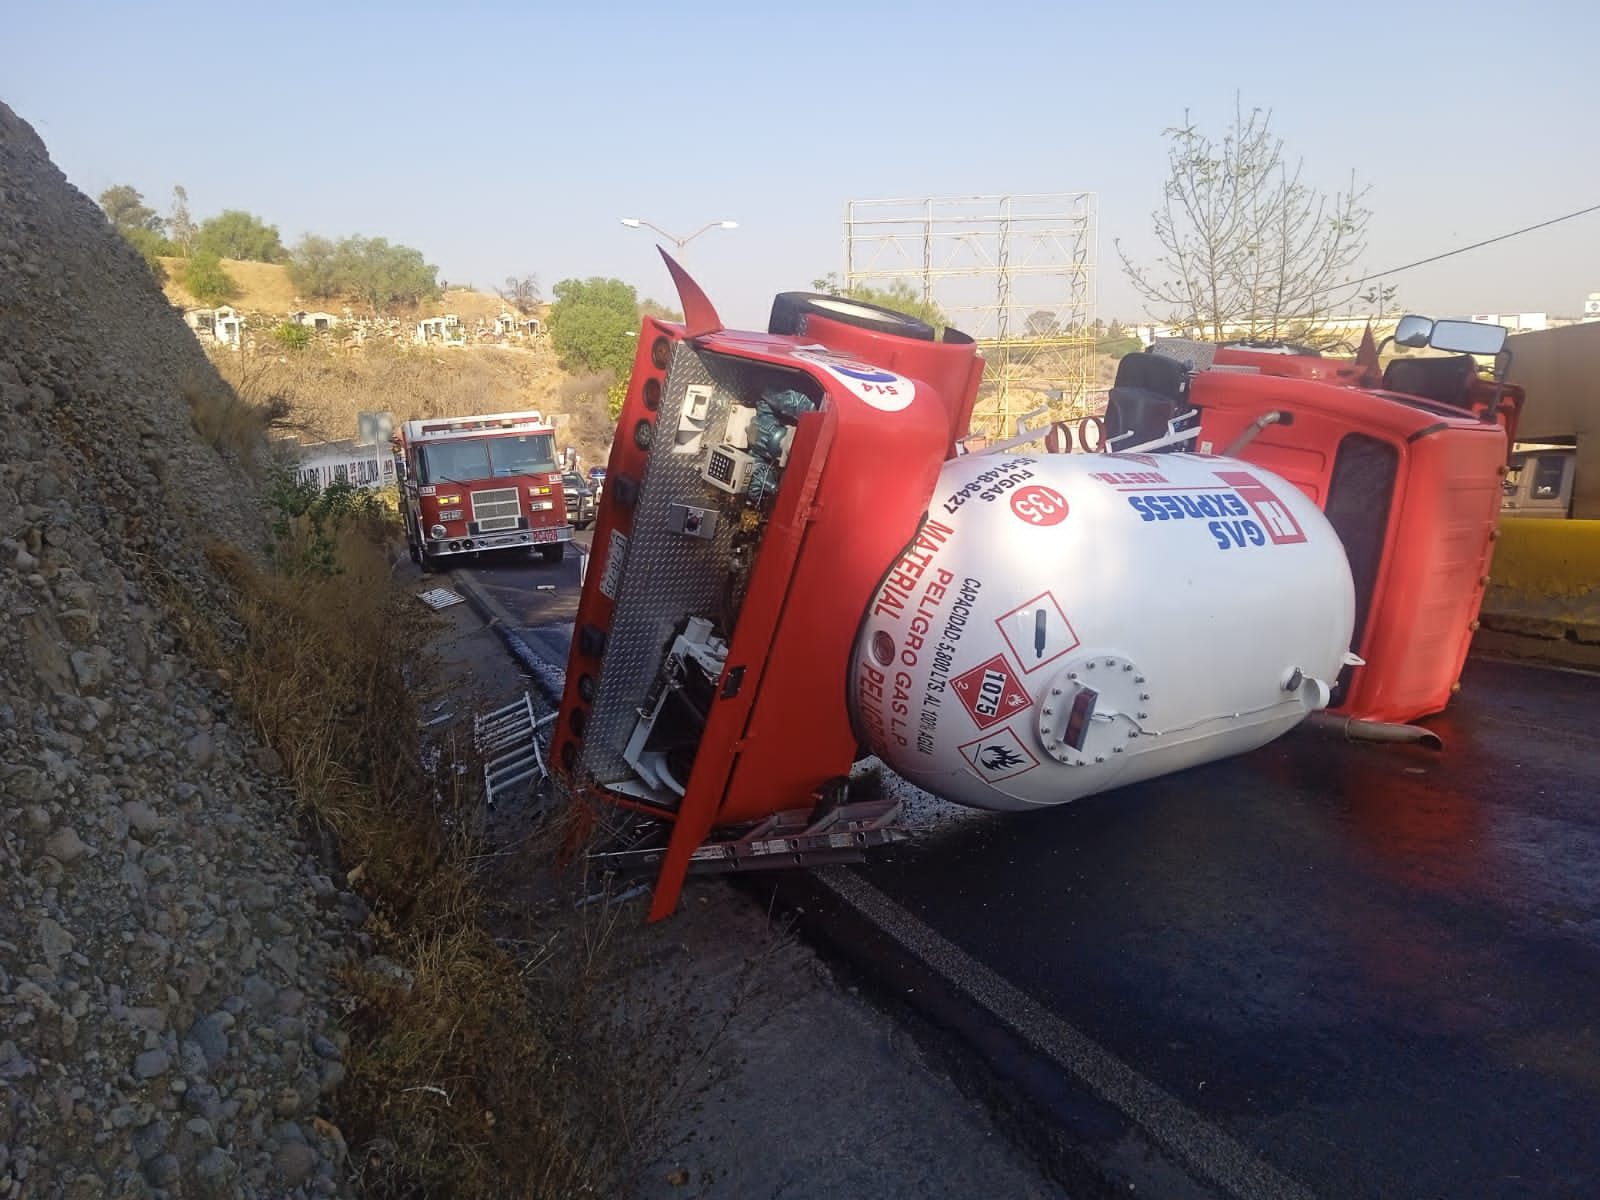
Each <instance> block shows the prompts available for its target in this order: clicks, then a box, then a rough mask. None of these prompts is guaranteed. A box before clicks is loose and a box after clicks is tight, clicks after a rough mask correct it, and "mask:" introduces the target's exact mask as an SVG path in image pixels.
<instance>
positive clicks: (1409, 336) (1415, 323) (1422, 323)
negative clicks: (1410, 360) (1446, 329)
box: [1394, 313, 1433, 350]
mask: <svg viewBox="0 0 1600 1200" xmlns="http://www.w3.org/2000/svg"><path fill="white" fill-rule="evenodd" d="M1432 337H1433V322H1432V321H1430V320H1428V318H1427V317H1419V316H1417V315H1416V314H1415V313H1407V314H1406V315H1405V316H1403V317H1401V318H1400V324H1399V325H1397V326H1395V331H1394V342H1395V345H1397V346H1406V347H1409V348H1410V349H1412V350H1421V349H1423V348H1424V347H1425V346H1427V344H1428V342H1429V340H1430V339H1431V338H1432Z"/></svg>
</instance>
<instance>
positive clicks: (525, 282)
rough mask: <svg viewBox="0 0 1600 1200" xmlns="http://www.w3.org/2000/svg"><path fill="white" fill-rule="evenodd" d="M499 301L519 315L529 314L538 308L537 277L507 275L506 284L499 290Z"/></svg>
mask: <svg viewBox="0 0 1600 1200" xmlns="http://www.w3.org/2000/svg"><path fill="white" fill-rule="evenodd" d="M499 292H500V299H502V300H504V301H505V302H506V303H507V304H509V305H511V307H512V308H514V309H516V310H517V311H518V312H519V313H531V312H533V311H534V309H536V308H538V307H539V277H538V276H537V275H507V276H506V284H505V286H504V287H503V288H500V289H499Z"/></svg>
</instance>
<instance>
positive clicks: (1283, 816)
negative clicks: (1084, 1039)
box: [854, 662, 1600, 1197]
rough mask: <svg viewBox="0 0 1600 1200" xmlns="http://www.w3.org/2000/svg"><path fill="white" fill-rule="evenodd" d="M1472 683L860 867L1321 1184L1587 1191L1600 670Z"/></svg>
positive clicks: (983, 825)
mask: <svg viewBox="0 0 1600 1200" xmlns="http://www.w3.org/2000/svg"><path fill="white" fill-rule="evenodd" d="M1463 686H1464V690H1463V693H1462V695H1461V697H1459V700H1458V704H1457V705H1456V706H1455V707H1454V708H1453V709H1452V710H1451V711H1450V712H1449V713H1448V714H1446V715H1445V716H1443V717H1440V718H1437V719H1435V720H1434V721H1432V722H1431V724H1432V725H1433V727H1434V728H1436V729H1437V730H1438V731H1439V732H1440V733H1441V734H1442V735H1443V736H1444V738H1445V740H1446V748H1445V750H1444V751H1443V752H1442V753H1434V752H1429V751H1425V750H1420V749H1413V748H1397V747H1374V746H1358V745H1349V744H1346V743H1344V742H1342V741H1341V740H1338V739H1336V738H1333V737H1329V736H1327V735H1324V734H1318V733H1315V732H1312V731H1304V732H1296V733H1293V734H1290V735H1289V736H1288V737H1286V738H1284V739H1281V740H1280V741H1278V742H1276V743H1274V744H1272V745H1270V746H1267V747H1265V748H1263V749H1262V750H1260V751H1257V752H1255V753H1254V754H1250V755H1247V756H1244V757H1242V758H1238V759H1233V760H1231V761H1227V762H1222V763H1217V764H1213V765H1211V766H1207V767H1203V768H1199V769H1196V770H1193V771H1189V772H1186V773H1183V774H1181V775H1177V776H1172V777H1169V778H1166V779H1162V780H1156V781H1153V782H1150V783H1147V784H1142V785H1138V786H1134V787H1130V788H1126V789H1123V790H1120V791H1117V792H1114V793H1111V794H1108V795H1104V796H1099V797H1094V798H1091V799H1088V800H1082V801H1079V802H1077V803H1076V804H1072V805H1068V806H1064V807H1062V808H1060V809H1055V810H1050V811H1046V812H1041V813H1038V814H1033V815H1030V816H1024V817H1003V818H993V819H991V818H988V817H985V818H982V819H979V820H976V821H967V822H962V823H960V824H958V825H954V826H951V827H950V828H949V829H947V830H946V831H945V832H943V833H940V834H938V835H936V836H931V837H928V838H925V839H923V840H922V842H921V843H920V844H916V845H914V846H913V847H912V848H910V849H902V848H897V852H896V853H895V854H894V856H893V858H892V859H879V860H877V861H875V862H874V863H873V864H871V865H869V866H868V867H866V868H864V869H863V868H855V869H854V870H855V872H856V874H857V875H858V876H859V877H861V878H864V879H866V880H869V881H870V882H871V884H872V885H873V886H874V887H875V888H877V889H879V890H881V891H882V892H883V893H885V894H886V895H887V896H888V897H889V898H891V899H892V900H893V901H894V902H895V903H897V904H898V905H899V906H900V907H901V908H902V909H903V910H904V911H905V912H907V913H909V914H911V915H912V916H914V917H915V918H916V919H918V920H920V922H922V923H924V924H925V925H926V926H928V927H930V928H931V929H932V930H934V931H936V932H937V933H938V934H939V935H942V937H943V938H945V939H947V940H948V941H949V942H950V943H952V944H953V945H954V946H956V947H958V948H959V949H960V950H961V951H964V952H965V954H966V955H968V956H970V958H971V959H972V960H973V961H975V962H977V963H980V964H982V966H983V968H985V969H986V970H987V971H991V972H993V974H994V975H995V976H998V977H999V978H1001V979H1003V980H1005V981H1006V982H1007V983H1009V984H1011V985H1013V986H1014V987H1015V988H1016V989H1018V990H1019V991H1020V992H1021V993H1023V994H1025V995H1026V996H1027V997H1030V998H1032V999H1033V1000H1035V1001H1037V1002H1038V1003H1039V1004H1040V1005H1041V1006H1042V1007H1043V1008H1044V1009H1046V1010H1048V1011H1049V1012H1050V1013H1051V1014H1052V1015H1053V1016H1054V1017H1055V1018H1057V1019H1059V1020H1060V1021H1062V1022H1064V1023H1066V1024H1067V1025H1069V1026H1070V1027H1071V1028H1073V1029H1075V1030H1077V1031H1081V1032H1082V1033H1083V1034H1085V1035H1086V1036H1088V1037H1089V1038H1092V1039H1093V1040H1094V1042H1095V1043H1097V1044H1098V1046H1099V1047H1102V1048H1104V1049H1105V1050H1107V1051H1109V1052H1110V1054H1112V1055H1114V1056H1116V1057H1117V1058H1118V1059H1120V1060H1121V1061H1122V1062H1123V1063H1125V1064H1127V1065H1128V1066H1129V1067H1131V1068H1132V1069H1133V1070H1134V1071H1135V1072H1137V1073H1138V1074H1139V1075H1141V1076H1142V1077H1143V1078H1144V1079H1146V1080H1149V1081H1151V1082H1152V1083H1153V1084H1155V1085H1156V1086H1157V1087H1158V1088H1160V1089H1161V1090H1162V1091H1164V1092H1165V1093H1166V1095H1168V1096H1170V1097H1173V1098H1175V1099H1177V1100H1178V1101H1179V1102H1180V1103H1181V1104H1182V1105H1184V1106H1186V1107H1187V1108H1188V1109H1189V1110H1190V1112H1192V1113H1194V1114H1197V1115H1198V1116H1199V1117H1201V1118H1202V1119H1204V1120H1206V1121H1208V1122H1209V1123H1211V1124H1212V1125H1213V1126H1215V1127H1217V1128H1218V1129H1220V1130H1222V1131H1224V1132H1225V1133H1226V1134H1227V1135H1228V1136H1230V1137H1231V1138H1232V1139H1233V1140H1234V1141H1236V1142H1237V1143H1239V1144H1241V1145H1242V1146H1244V1147H1245V1148H1246V1149H1247V1150H1250V1151H1253V1152H1254V1153H1255V1154H1256V1155H1257V1156H1259V1158H1260V1159H1261V1160H1264V1161H1265V1162H1266V1163H1268V1164H1270V1166H1272V1167H1274V1168H1276V1169H1277V1170H1278V1171H1279V1172H1281V1173H1282V1174H1283V1175H1284V1176H1286V1177H1287V1178H1289V1179H1291V1180H1294V1181H1296V1182H1298V1183H1299V1184H1301V1185H1303V1186H1304V1187H1305V1188H1306V1189H1307V1190H1308V1191H1310V1192H1311V1193H1312V1194H1315V1195H1319V1196H1328V1197H1355V1196H1372V1197H1379V1196H1381V1197H1411V1196H1415V1197H1463V1196H1473V1197H1478V1196H1484V1197H1488V1196H1496V1197H1499V1196H1507V1197H1510V1196H1530V1197H1531V1196H1572V1197H1578V1196H1597V1195H1600V794H1597V793H1600V788H1597V786H1596V783H1595V771H1596V766H1597V765H1600V760H1597V757H1596V750H1597V717H1600V678H1596V677H1594V676H1586V675H1578V674H1572V673H1563V672H1559V671H1551V670H1541V669H1537V668H1531V667H1526V666H1515V665H1510V664H1501V663H1494V662H1474V663H1473V664H1471V666H1470V667H1469V669H1468V671H1467V673H1466V675H1465V678H1464V685H1463ZM1158 1132H1159V1131H1158Z"/></svg>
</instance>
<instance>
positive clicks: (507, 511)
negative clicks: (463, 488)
mask: <svg viewBox="0 0 1600 1200" xmlns="http://www.w3.org/2000/svg"><path fill="white" fill-rule="evenodd" d="M521 517H522V507H521V505H519V504H518V503H517V489H516V488H496V489H495V490H494V491H492V492H473V493H472V519H473V520H474V521H476V522H477V523H478V530H479V532H480V533H493V532H494V531H495V530H497V529H515V528H516V527H517V521H518V520H519V519H521Z"/></svg>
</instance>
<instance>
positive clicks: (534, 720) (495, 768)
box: [472, 692, 556, 808]
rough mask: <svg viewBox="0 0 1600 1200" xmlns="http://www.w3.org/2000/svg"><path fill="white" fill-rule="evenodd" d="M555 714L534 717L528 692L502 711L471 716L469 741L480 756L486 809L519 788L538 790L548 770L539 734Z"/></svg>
mask: <svg viewBox="0 0 1600 1200" xmlns="http://www.w3.org/2000/svg"><path fill="white" fill-rule="evenodd" d="M555 719H556V714H555V713H549V714H547V715H545V716H543V717H537V716H535V715H534V712H533V699H532V697H530V696H529V695H528V693H527V692H524V693H523V694H522V698H521V699H520V700H513V701H512V702H511V703H510V704H507V705H506V706H505V707H503V708H497V709H495V710H494V711H493V712H488V713H484V714H483V715H482V716H479V717H474V718H473V722H472V740H473V744H474V745H475V746H477V748H478V753H479V754H481V755H483V792H484V797H485V799H486V800H487V801H488V804H489V807H490V808H493V807H494V806H495V804H496V803H498V802H499V801H500V800H502V799H504V798H505V797H506V796H507V795H508V794H510V793H512V792H514V791H516V790H519V789H522V788H528V789H532V788H537V787H538V786H539V785H540V784H542V783H543V782H544V781H545V778H546V776H547V775H548V771H547V770H546V767H545V762H544V755H543V754H541V753H540V751H539V736H540V731H541V730H543V729H544V728H545V727H546V726H547V725H550V724H552V723H553V722H554V721H555Z"/></svg>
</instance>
